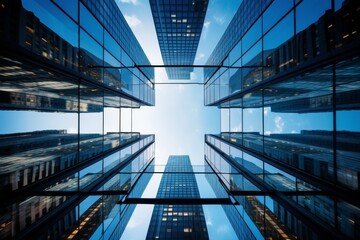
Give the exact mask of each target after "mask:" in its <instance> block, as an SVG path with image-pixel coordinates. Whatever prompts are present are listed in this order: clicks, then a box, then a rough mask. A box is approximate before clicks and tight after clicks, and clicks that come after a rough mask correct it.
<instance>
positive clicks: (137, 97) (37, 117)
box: [0, 0, 155, 239]
mask: <svg viewBox="0 0 360 240" xmlns="http://www.w3.org/2000/svg"><path fill="white" fill-rule="evenodd" d="M0 6H1V7H0V22H1V23H0V64H1V66H0V96H1V97H0V115H1V130H0V180H1V184H0V193H1V194H0V195H1V196H0V197H1V203H2V206H1V209H0V210H1V213H0V222H1V223H0V225H1V227H0V238H1V239H12V238H19V239H20V238H24V239H29V238H30V237H31V238H34V236H37V237H38V238H39V239H47V238H52V239H60V238H65V237H66V238H69V239H71V238H90V237H92V236H93V237H94V236H101V235H105V234H109V233H108V232H109V231H106V230H107V229H106V227H107V226H109V225H110V226H113V227H116V225H118V224H120V221H119V219H120V214H122V215H125V214H126V212H127V215H131V213H132V210H133V209H132V208H126V207H125V206H124V205H123V206H122V207H123V209H122V211H120V210H119V205H118V202H119V201H120V200H121V199H123V197H124V196H125V195H126V194H127V193H129V192H130V191H131V190H133V188H134V186H133V185H134V182H135V181H136V180H137V179H138V178H139V176H140V174H141V172H142V171H144V170H145V169H146V168H147V166H149V164H150V163H151V162H152V160H153V159H154V140H155V139H154V136H153V135H141V134H140V133H133V132H131V131H132V129H131V121H129V119H131V110H129V109H131V108H139V107H141V106H151V105H154V85H153V80H154V71H153V69H152V68H147V69H144V70H142V71H140V70H139V69H134V68H133V66H134V65H135V64H146V65H149V60H148V59H147V57H146V55H145V54H144V51H143V50H142V48H141V46H140V44H139V43H138V41H137V39H136V38H135V36H134V34H133V33H132V31H131V29H130V27H129V26H128V24H127V23H126V20H125V18H124V16H123V15H122V13H121V12H120V10H119V8H118V6H117V5H116V3H115V1H113V0H106V1H101V2H98V1H92V0H84V1H77V0H76V1H71V2H70V1H65V2H64V1H51V0H47V1H39V0H24V1H21V0H15V1H9V0H2V1H0ZM104 9H111V11H104ZM109 66H112V67H114V68H108V67H109ZM120 66H126V67H125V68H121V69H118V68H117V67H120ZM127 67H129V68H127ZM129 169H130V170H129ZM132 170H134V173H131V171H132ZM128 172H130V173H128ZM120 175H121V177H120ZM140 182H141V181H140ZM145 186H146V184H142V188H138V191H141V190H143V189H144V188H145ZM139 187H140V185H139ZM139 189H140V190H139ZM91 192H92V193H94V192H96V194H95V195H91V194H90V193H91ZM100 192H106V193H107V194H99V193H100ZM80 209H81V210H80ZM126 209H127V210H126ZM79 210H80V211H79ZM105 223H106V224H105ZM121 224H122V225H123V224H124V223H121ZM43 229H47V230H46V231H44V230H43ZM99 229H100V231H99ZM118 229H121V227H120V228H118ZM119 232H121V231H120V230H119ZM111 233H112V232H111ZM111 233H110V234H111Z"/></svg>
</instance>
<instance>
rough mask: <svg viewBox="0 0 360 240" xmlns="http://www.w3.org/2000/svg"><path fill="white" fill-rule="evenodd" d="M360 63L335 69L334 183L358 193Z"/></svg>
mask: <svg viewBox="0 0 360 240" xmlns="http://www.w3.org/2000/svg"><path fill="white" fill-rule="evenodd" d="M359 89H360V61H359V59H358V58H354V59H350V60H347V61H344V62H341V63H338V64H337V65H336V130H337V131H336V150H337V151H336V161H337V162H336V163H337V178H338V182H339V183H340V184H341V185H343V186H346V187H348V188H350V189H354V190H358V189H359V172H360V142H359V137H360V127H359V119H360V110H359V108H358V107H357V106H359V104H360V101H359Z"/></svg>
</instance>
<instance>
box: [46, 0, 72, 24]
mask: <svg viewBox="0 0 360 240" xmlns="http://www.w3.org/2000/svg"><path fill="white" fill-rule="evenodd" d="M52 1H53V2H55V3H56V4H58V5H59V6H60V7H61V8H62V9H63V10H64V11H65V12H66V13H67V14H69V15H70V16H71V17H72V18H73V19H74V20H75V21H76V22H77V21H78V1H77V0H67V1H63V0H52Z"/></svg>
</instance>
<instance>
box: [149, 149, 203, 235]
mask: <svg viewBox="0 0 360 240" xmlns="http://www.w3.org/2000/svg"><path fill="white" fill-rule="evenodd" d="M156 197H157V198H169V199H184V201H185V199H186V200H188V199H191V198H200V193H199V190H198V185H197V182H196V179H195V175H194V174H193V168H192V166H191V163H190V158H189V156H187V155H184V156H181V155H179V156H169V159H168V162H167V164H166V167H165V171H164V174H163V177H162V178H161V182H160V185H159V189H158V192H157V195H156ZM190 201H191V200H190ZM146 239H209V237H208V233H207V228H206V222H205V217H204V212H203V208H202V205H191V204H189V205H179V204H171V205H160V204H156V205H155V206H154V211H153V214H152V217H151V221H150V226H149V230H148V233H147V237H146Z"/></svg>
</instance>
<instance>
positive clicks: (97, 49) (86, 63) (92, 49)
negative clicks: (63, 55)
mask: <svg viewBox="0 0 360 240" xmlns="http://www.w3.org/2000/svg"><path fill="white" fill-rule="evenodd" d="M80 47H81V49H80V65H81V72H82V73H83V74H84V75H86V76H88V77H90V78H92V79H94V80H96V81H98V82H103V76H102V72H103V71H102V66H103V49H102V47H101V46H100V45H99V44H98V43H97V42H96V41H95V40H94V39H93V38H92V37H90V35H88V34H87V33H86V32H85V31H83V30H81V31H80ZM92 66H94V67H93V68H92Z"/></svg>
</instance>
